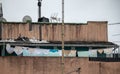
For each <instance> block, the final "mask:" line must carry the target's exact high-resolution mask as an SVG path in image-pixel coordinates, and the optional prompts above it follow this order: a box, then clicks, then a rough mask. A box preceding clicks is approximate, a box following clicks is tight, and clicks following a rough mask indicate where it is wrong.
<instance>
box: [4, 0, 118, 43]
mask: <svg viewBox="0 0 120 74" xmlns="http://www.w3.org/2000/svg"><path fill="white" fill-rule="evenodd" d="M37 2H38V0H12V1H11V0H2V5H3V16H4V18H5V19H6V20H7V21H10V22H12V21H14V22H22V19H23V17H24V16H25V15H29V16H30V17H31V18H32V21H33V22H37V19H38V6H37ZM64 2H65V14H64V15H65V19H64V20H65V22H70V23H86V22H87V21H108V24H110V23H120V15H119V14H120V0H64ZM61 8H62V0H42V8H41V10H42V14H41V15H42V16H45V17H47V18H50V17H51V16H52V15H53V14H58V15H57V17H58V18H61V15H62V14H61V13H62V11H61V10H62V9H61ZM119 28H120V24H117V25H109V26H108V38H109V41H112V42H115V43H118V44H120V43H119V41H120V35H117V36H116V34H120V29H119ZM116 41H117V42H116Z"/></svg>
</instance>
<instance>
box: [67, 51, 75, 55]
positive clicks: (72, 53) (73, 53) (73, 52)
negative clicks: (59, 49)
mask: <svg viewBox="0 0 120 74" xmlns="http://www.w3.org/2000/svg"><path fill="white" fill-rule="evenodd" d="M68 56H76V50H70V53H69V54H68Z"/></svg>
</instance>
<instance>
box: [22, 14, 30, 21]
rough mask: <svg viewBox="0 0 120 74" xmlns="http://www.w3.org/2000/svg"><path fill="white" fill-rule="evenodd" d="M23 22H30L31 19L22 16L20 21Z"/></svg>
mask: <svg viewBox="0 0 120 74" xmlns="http://www.w3.org/2000/svg"><path fill="white" fill-rule="evenodd" d="M22 21H23V22H32V18H31V17H30V16H28V15H26V16H24V17H23V19H22Z"/></svg>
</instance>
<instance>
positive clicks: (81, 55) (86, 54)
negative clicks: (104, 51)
mask: <svg viewBox="0 0 120 74" xmlns="http://www.w3.org/2000/svg"><path fill="white" fill-rule="evenodd" d="M78 57H89V51H78Z"/></svg>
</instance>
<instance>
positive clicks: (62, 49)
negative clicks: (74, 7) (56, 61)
mask: <svg viewBox="0 0 120 74" xmlns="http://www.w3.org/2000/svg"><path fill="white" fill-rule="evenodd" d="M62 74H64V0H62Z"/></svg>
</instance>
